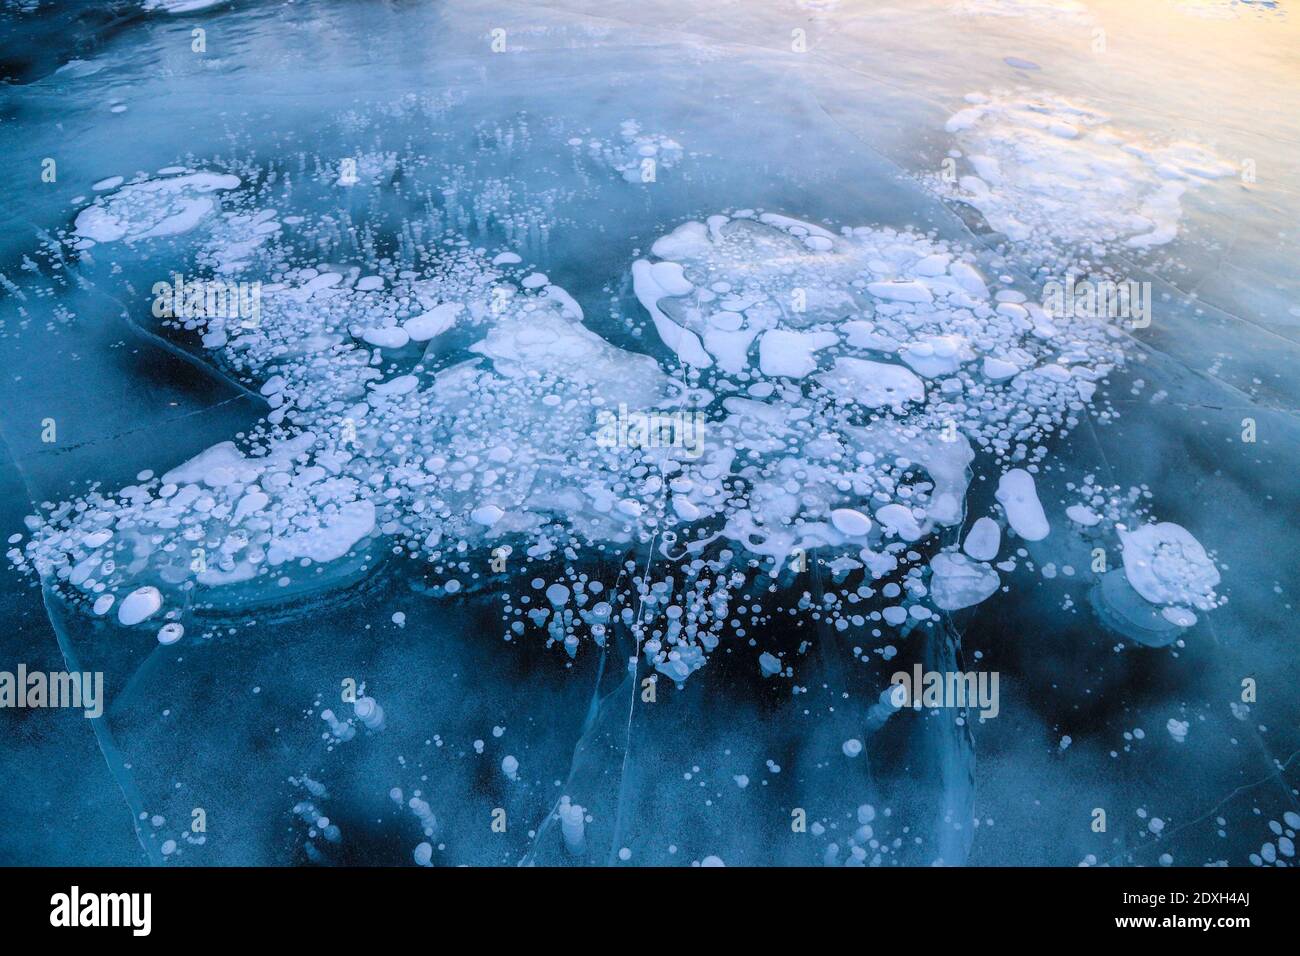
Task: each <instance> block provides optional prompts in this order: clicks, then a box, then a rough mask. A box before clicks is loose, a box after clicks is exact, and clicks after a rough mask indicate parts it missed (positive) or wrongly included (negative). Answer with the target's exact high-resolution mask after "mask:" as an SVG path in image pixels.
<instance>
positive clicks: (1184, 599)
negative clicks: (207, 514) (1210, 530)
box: [1119, 521, 1219, 626]
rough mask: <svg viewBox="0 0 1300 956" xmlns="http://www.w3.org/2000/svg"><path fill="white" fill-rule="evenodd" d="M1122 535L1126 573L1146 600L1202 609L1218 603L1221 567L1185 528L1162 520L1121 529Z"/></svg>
mask: <svg viewBox="0 0 1300 956" xmlns="http://www.w3.org/2000/svg"><path fill="white" fill-rule="evenodd" d="M1119 537H1120V542H1121V544H1122V545H1123V556H1124V574H1125V575H1126V576H1127V577H1128V581H1129V584H1131V585H1132V586H1133V590H1135V591H1137V593H1138V594H1140V595H1142V597H1144V598H1145V599H1146V600H1148V601H1150V602H1151V603H1152V604H1174V605H1191V606H1192V607H1195V608H1197V609H1199V610H1202V611H1208V610H1211V609H1213V608H1214V607H1215V606H1216V604H1217V600H1216V595H1215V592H1214V589H1215V588H1216V587H1218V585H1219V570H1218V568H1216V567H1215V565H1214V562H1213V561H1212V560H1211V559H1210V556H1209V555H1208V554H1206V553H1205V548H1203V547H1202V546H1201V543H1200V542H1199V541H1197V540H1196V539H1195V538H1194V537H1192V534H1191V532H1189V531H1188V530H1187V529H1186V528H1184V527H1182V526H1181V525H1177V524H1174V523H1173V522H1170V521H1163V522H1160V523H1158V524H1148V525H1143V526H1142V527H1140V528H1138V529H1136V530H1134V531H1120V533H1119ZM1175 623H1177V622H1175ZM1181 626H1186V625H1181Z"/></svg>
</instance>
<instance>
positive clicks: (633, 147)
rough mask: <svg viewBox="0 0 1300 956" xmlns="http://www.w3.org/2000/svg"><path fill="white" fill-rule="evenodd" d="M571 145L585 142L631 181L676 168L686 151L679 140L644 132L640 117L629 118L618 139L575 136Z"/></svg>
mask: <svg viewBox="0 0 1300 956" xmlns="http://www.w3.org/2000/svg"><path fill="white" fill-rule="evenodd" d="M569 145H571V146H574V147H583V146H585V147H586V149H587V152H588V154H589V155H590V156H591V157H592V158H593V159H595V160H596V161H597V162H599V163H600V164H602V165H604V166H608V167H609V168H610V169H613V170H614V171H615V172H616V173H618V174H619V175H620V176H622V177H623V179H625V180H627V181H628V182H629V183H648V182H655V181H656V180H658V178H659V173H660V172H661V171H662V170H665V169H672V168H673V167H674V166H676V165H677V164H678V163H679V162H681V159H682V155H683V153H682V147H681V144H680V143H678V142H677V141H676V140H674V139H672V138H671V137H668V136H664V135H662V134H659V133H643V132H642V131H641V124H640V123H638V122H637V121H636V120H625V121H624V122H623V124H622V125H621V126H620V127H619V135H618V138H617V139H615V140H603V139H596V138H592V139H587V140H584V139H582V138H581V137H574V138H573V139H571V140H570V141H569Z"/></svg>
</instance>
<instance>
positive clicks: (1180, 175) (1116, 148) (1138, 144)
mask: <svg viewBox="0 0 1300 956" xmlns="http://www.w3.org/2000/svg"><path fill="white" fill-rule="evenodd" d="M966 102H967V104H968V105H967V106H966V107H965V108H964V109H962V110H960V111H959V112H957V113H955V114H954V115H953V116H952V117H950V118H949V119H948V122H947V125H946V129H947V131H948V132H949V133H952V134H954V139H955V142H956V143H957V145H958V146H959V147H960V150H961V154H962V155H963V156H964V160H963V161H964V163H965V164H966V166H967V167H968V171H966V172H964V174H962V175H960V176H959V178H958V181H957V183H956V185H955V187H954V188H952V189H951V190H949V194H950V195H952V196H954V197H956V198H960V199H962V200H964V201H965V202H967V203H969V204H971V205H972V206H974V207H976V208H977V209H979V211H980V212H981V213H983V214H984V218H985V219H986V220H987V221H988V224H989V225H990V226H991V227H992V228H993V229H994V230H996V231H998V232H1001V233H1003V234H1005V235H1006V236H1007V237H1008V238H1010V239H1012V240H1017V241H1030V242H1029V244H1030V245H1033V246H1038V245H1044V244H1045V245H1048V246H1053V247H1056V248H1057V249H1070V250H1073V251H1075V252H1080V251H1086V252H1091V253H1100V252H1101V251H1103V250H1105V249H1106V248H1107V247H1108V246H1112V245H1117V246H1124V247H1129V248H1137V249H1144V248H1149V247H1152V246H1159V245H1163V244H1165V243H1168V242H1170V241H1171V240H1173V239H1174V237H1175V236H1176V235H1177V233H1178V223H1179V220H1180V218H1181V217H1182V198H1183V196H1184V194H1185V193H1186V192H1187V191H1188V190H1189V189H1195V188H1196V187H1197V186H1199V185H1202V184H1204V183H1207V182H1209V181H1211V180H1214V179H1219V178H1222V177H1224V176H1229V175H1231V174H1232V173H1233V172H1234V170H1233V167H1232V166H1231V165H1229V164H1227V163H1225V162H1223V161H1222V160H1220V159H1218V158H1217V157H1216V156H1215V155H1214V154H1213V153H1211V152H1210V151H1209V150H1208V149H1206V148H1205V147H1202V146H1199V145H1197V144H1194V143H1188V142H1173V143H1168V144H1164V145H1153V144H1149V143H1146V142H1143V141H1142V140H1141V139H1140V138H1138V137H1136V136H1134V135H1131V134H1126V133H1124V132H1122V131H1120V130H1117V129H1115V128H1113V126H1112V124H1111V122H1110V120H1109V117H1107V116H1106V115H1105V114H1103V113H1101V112H1099V111H1097V110H1095V109H1092V108H1091V107H1088V106H1085V105H1081V104H1079V103H1076V102H1074V101H1071V100H1068V99H1066V98H1064V97H1061V96H1056V95H1054V94H1050V93H1031V92H1028V91H1024V90H1019V91H1014V92H1011V91H997V92H994V93H992V94H984V93H971V94H968V95H967V97H966ZM959 170H960V167H959Z"/></svg>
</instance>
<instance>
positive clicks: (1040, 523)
mask: <svg viewBox="0 0 1300 956" xmlns="http://www.w3.org/2000/svg"><path fill="white" fill-rule="evenodd" d="M995 497H996V498H997V500H998V503H999V504H1000V505H1002V508H1003V510H1005V511H1006V513H1007V523H1008V524H1010V525H1011V527H1012V529H1013V530H1014V531H1015V532H1016V534H1018V535H1020V537H1022V538H1024V539H1025V540H1026V541H1041V540H1043V538H1046V537H1047V535H1048V534H1049V533H1050V532H1051V530H1052V529H1051V526H1050V525H1049V524H1048V523H1047V515H1045V514H1044V513H1043V505H1042V503H1041V502H1040V501H1039V500H1038V489H1037V488H1036V487H1035V485H1034V476H1033V475H1031V474H1030V473H1029V472H1027V471H1025V470H1024V469H1023V468H1012V469H1011V470H1010V471H1008V472H1005V473H1004V474H1003V475H1002V477H1001V479H999V481H998V490H997V491H996V492H995Z"/></svg>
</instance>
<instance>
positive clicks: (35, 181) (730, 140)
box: [0, 0, 1300, 866]
mask: <svg viewBox="0 0 1300 956" xmlns="http://www.w3.org/2000/svg"><path fill="white" fill-rule="evenodd" d="M1297 49H1300V27H1298V26H1297V23H1296V21H1295V18H1294V17H1293V16H1291V15H1289V11H1288V5H1287V4H1286V3H1268V2H1247V0H1236V2H1234V0H1149V2H1146V3H1141V4H1135V3H1132V2H1126V0H1095V2H1094V0H1088V2H1084V0H956V2H952V0H909V2H907V3H893V4H891V3H877V2H869V0H839V2H837V0H761V2H760V0H754V2H739V0H735V2H719V3H713V4H707V5H705V4H699V3H688V2H676V0H651V2H646V0H638V2H632V0H608V2H603V3H599V4H595V3H578V2H571V0H557V2H553V3H548V4H546V5H545V6H538V5H533V4H528V3H517V4H511V3H488V2H475V0H462V2H456V0H452V2H437V3H434V2H428V3H424V2H418V3H417V2H410V3H397V2H380V0H371V2H365V0H356V2H343V0H334V2H324V0H322V2H314V3H308V2H302V0H299V2H289V3H283V2H258V0H230V2H202V0H132V2H127V0H115V2H107V3H101V4H95V5H89V4H77V3H64V4H60V3H57V2H52V0H0V70H2V71H3V76H4V78H5V82H4V84H3V85H0V149H3V152H4V155H5V156H6V157H7V158H8V161H9V168H10V173H11V174H10V175H9V176H7V177H5V178H4V180H3V181H0V209H3V217H4V228H3V230H0V373H2V374H0V401H2V404H0V435H2V437H3V440H4V446H3V453H2V455H0V488H2V489H3V491H4V492H5V493H4V494H3V495H0V534H2V535H3V537H4V538H5V540H6V541H7V543H6V544H5V546H4V547H5V550H6V552H7V560H6V562H5V565H6V567H5V568H4V570H3V574H2V575H0V620H2V621H3V623H4V625H5V627H4V630H3V635H4V636H3V637H2V638H0V648H3V655H2V656H0V672H3V673H0V704H2V705H3V710H2V711H0V727H3V729H4V732H5V736H6V740H7V741H9V742H10V744H9V746H7V747H6V748H5V749H4V750H3V751H2V752H0V771H3V773H4V776H5V778H6V780H7V781H8V785H7V787H6V788H5V791H4V794H3V796H2V797H0V810H2V811H3V813H2V816H3V819H5V820H6V821H9V822H10V825H9V826H7V827H5V828H3V830H0V862H4V863H65V864H66V863H94V864H131V863H145V862H149V863H155V864H159V863H169V864H183V865H221V864H242V865H248V864H276V865H278V864H307V863H323V864H379V865H421V866H445V865H458V864H471V865H529V864H537V865H582V864H587V865H592V864H595V865H606V864H608V865H629V866H631V865H682V866H690V865H717V864H726V865H809V864H826V865H832V866H845V865H847V866H859V865H863V866H900V865H933V864H941V865H963V864H979V865H1007V864H1011V865H1068V866H1074V865H1104V864H1109V865H1125V866H1158V865H1180V866H1200V865H1229V866H1250V865H1255V866H1275V865H1279V866H1289V865H1292V864H1293V863H1294V862H1295V846H1294V842H1293V841H1294V839H1295V831H1296V830H1297V829H1300V798H1298V792H1297V786H1298V784H1300V763H1298V762H1297V755H1298V754H1300V695H1298V694H1297V693H1296V691H1295V688H1296V687H1297V686H1300V654H1298V653H1297V650H1296V642H1297V638H1300V631H1298V629H1297V627H1296V624H1295V615H1296V609H1295V602H1296V596H1297V588H1298V587H1300V569H1298V567H1297V559H1298V557H1300V554H1298V550H1297V547H1296V544H1295V534H1294V528H1295V525H1296V520H1297V516H1300V491H1298V489H1297V486H1296V481H1295V475H1296V467H1297V462H1298V461H1300V427H1298V426H1297V418H1296V416H1297V409H1298V408H1300V385H1298V384H1297V379H1296V370H1297V368H1300V283H1298V282H1297V278H1296V268H1295V263H1296V259H1297V253H1298V252H1300V248H1298V246H1297V236H1298V235H1300V227H1297V223H1298V222H1300V168H1297V163H1298V160H1297V156H1300V151H1298V150H1297V146H1300V128H1298V123H1300V73H1298V72H1297V70H1298V69H1300V67H1297V63H1296V59H1295V51H1296V50H1297ZM19 665H22V666H23V667H24V668H25V669H26V670H27V671H47V672H50V671H60V670H68V671H78V672H90V673H94V672H98V673H102V675H103V686H104V699H103V701H102V704H103V713H102V714H101V715H98V716H95V717H94V718H92V719H85V718H84V717H83V714H82V711H81V710H78V709H72V708H65V709H59V710H54V709H49V708H43V707H39V706H36V705H35V704H34V703H33V702H31V701H28V702H27V705H26V706H24V705H23V704H21V703H19V702H18V700H17V698H10V697H5V694H6V690H5V687H6V685H5V683H4V680H5V677H4V674H5V673H16V672H17V670H18V668H19ZM9 686H10V691H12V690H13V682H12V680H11V682H10V685H9Z"/></svg>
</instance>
